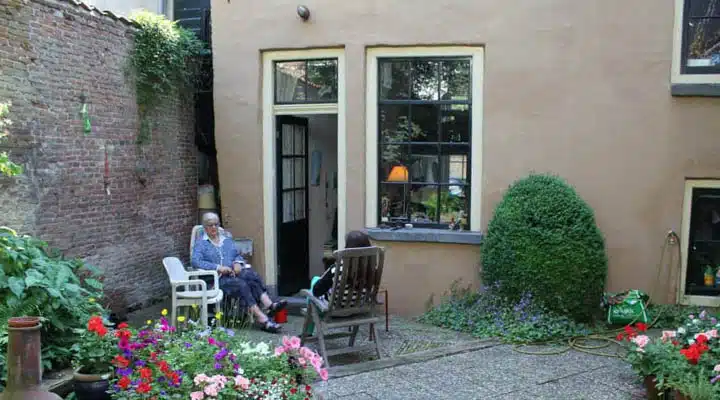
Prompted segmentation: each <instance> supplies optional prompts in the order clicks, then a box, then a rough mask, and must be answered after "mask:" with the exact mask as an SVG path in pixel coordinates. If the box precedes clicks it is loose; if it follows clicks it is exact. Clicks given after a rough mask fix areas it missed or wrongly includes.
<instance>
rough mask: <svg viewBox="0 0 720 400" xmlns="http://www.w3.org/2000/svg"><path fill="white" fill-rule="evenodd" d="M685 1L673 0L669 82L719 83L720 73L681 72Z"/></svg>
mask: <svg viewBox="0 0 720 400" xmlns="http://www.w3.org/2000/svg"><path fill="white" fill-rule="evenodd" d="M685 1H687V0H675V27H674V29H673V54H672V72H671V79H670V81H671V83H674V84H683V83H684V84H708V83H710V84H720V74H683V73H682V65H681V64H682V51H683V48H682V45H683V43H682V41H683V29H684V27H685V24H684V20H685Z"/></svg>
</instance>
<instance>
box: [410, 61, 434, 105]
mask: <svg viewBox="0 0 720 400" xmlns="http://www.w3.org/2000/svg"><path fill="white" fill-rule="evenodd" d="M412 66H413V69H412V98H413V99H414V100H438V89H439V87H440V85H439V83H440V82H439V78H440V76H439V75H440V73H439V66H438V62H437V61H432V60H416V61H413V64H412Z"/></svg>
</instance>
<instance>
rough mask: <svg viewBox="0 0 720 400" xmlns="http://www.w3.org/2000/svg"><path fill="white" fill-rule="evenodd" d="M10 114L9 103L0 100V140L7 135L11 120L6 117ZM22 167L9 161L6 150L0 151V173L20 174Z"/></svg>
mask: <svg viewBox="0 0 720 400" xmlns="http://www.w3.org/2000/svg"><path fill="white" fill-rule="evenodd" d="M8 114H10V103H2V102H0V141H2V140H3V139H5V137H7V135H8V128H9V127H10V125H12V121H10V119H9V118H8ZM22 172H23V169H22V167H21V166H20V165H18V164H15V163H14V162H12V161H10V156H9V155H8V153H7V152H1V153H0V175H5V176H15V175H20V174H22Z"/></svg>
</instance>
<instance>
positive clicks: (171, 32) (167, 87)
mask: <svg viewBox="0 0 720 400" xmlns="http://www.w3.org/2000/svg"><path fill="white" fill-rule="evenodd" d="M132 19H133V20H134V21H135V23H136V25H137V31H136V33H135V37H134V46H133V49H132V51H131V53H130V59H129V64H130V65H129V67H130V73H131V77H132V78H133V80H134V83H135V91H136V97H137V105H138V113H139V117H140V132H139V134H138V137H137V141H138V144H144V143H147V142H149V141H150V139H151V138H152V130H153V126H154V121H153V120H152V117H153V116H154V115H155V111H156V110H157V109H158V107H159V106H161V105H163V103H164V102H165V101H166V100H168V99H170V98H173V97H174V96H178V95H183V94H188V93H191V91H190V89H191V88H192V87H193V85H194V84H195V82H196V80H197V79H198V72H199V65H198V56H199V55H200V53H201V52H202V50H203V47H204V44H203V43H202V42H201V41H200V40H198V39H197V38H196V37H195V35H194V34H193V33H192V32H190V31H188V30H186V29H184V28H182V27H180V26H177V25H176V24H175V23H174V22H173V21H170V20H168V19H167V18H165V17H164V16H162V15H158V14H155V13H151V12H148V11H138V12H136V13H134V14H133V15H132Z"/></svg>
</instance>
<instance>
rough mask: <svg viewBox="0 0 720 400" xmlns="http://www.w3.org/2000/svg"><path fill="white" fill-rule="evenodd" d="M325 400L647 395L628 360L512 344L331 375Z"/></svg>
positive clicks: (625, 399) (625, 398)
mask: <svg viewBox="0 0 720 400" xmlns="http://www.w3.org/2000/svg"><path fill="white" fill-rule="evenodd" d="M318 389H319V390H320V391H321V392H324V398H325V400H337V399H343V400H373V399H377V400H393V399H414V400H423V399H463V400H464V399H497V400H525V399H561V400H563V399H567V400H576V399H577V400H580V399H586V400H591V399H607V400H615V399H618V400H630V399H636V398H637V399H639V398H644V393H643V389H642V387H641V386H640V385H639V383H638V382H636V379H635V375H634V374H633V372H632V371H631V369H630V367H629V365H628V364H626V363H625V362H623V361H622V360H620V359H617V358H609V357H602V356H594V355H590V354H587V353H581V352H576V351H570V352H566V353H563V354H560V355H551V356H546V355H524V354H520V353H516V352H514V351H513V350H512V348H511V346H507V345H496V346H493V347H489V348H485V349H482V350H478V351H473V352H469V353H463V354H458V355H453V356H448V357H442V358H437V359H434V360H430V361H426V362H420V363H414V364H405V365H401V366H397V367H392V368H386V369H381V370H376V371H371V372H366V373H361V374H357V375H350V376H345V377H342V378H337V379H330V380H329V381H328V382H327V383H325V384H321V385H320V387H319V388H318Z"/></svg>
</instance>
